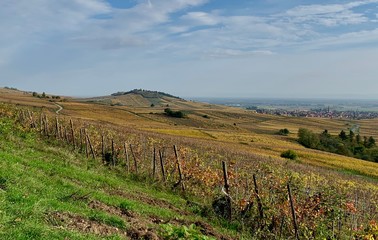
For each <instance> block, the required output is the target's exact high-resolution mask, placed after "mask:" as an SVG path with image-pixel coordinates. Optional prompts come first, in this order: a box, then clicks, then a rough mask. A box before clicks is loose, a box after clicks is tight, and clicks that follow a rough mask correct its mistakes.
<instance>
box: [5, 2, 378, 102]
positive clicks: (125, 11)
mask: <svg viewBox="0 0 378 240" xmlns="http://www.w3.org/2000/svg"><path fill="white" fill-rule="evenodd" d="M0 86H10V87H17V88H20V89H23V90H31V91H38V92H42V91H45V92H49V93H53V94H60V95H75V96H93V95H105V94H110V93H113V92H117V91H127V90H130V89H134V88H143V89H151V90H160V91H164V92H168V93H171V94H174V95H178V96H182V97H190V96H193V97H194V96H198V97H201V96H202V97H299V98H300V97H311V98H313V97H343V98H345V97H348V96H351V97H354V98H356V97H357V98H378V0H362V1H332V0H327V1H323V0H317V1H315V0H302V1H301V0H290V1H283V0H140V1H139V0H107V1H105V0H16V1H15V0H0Z"/></svg>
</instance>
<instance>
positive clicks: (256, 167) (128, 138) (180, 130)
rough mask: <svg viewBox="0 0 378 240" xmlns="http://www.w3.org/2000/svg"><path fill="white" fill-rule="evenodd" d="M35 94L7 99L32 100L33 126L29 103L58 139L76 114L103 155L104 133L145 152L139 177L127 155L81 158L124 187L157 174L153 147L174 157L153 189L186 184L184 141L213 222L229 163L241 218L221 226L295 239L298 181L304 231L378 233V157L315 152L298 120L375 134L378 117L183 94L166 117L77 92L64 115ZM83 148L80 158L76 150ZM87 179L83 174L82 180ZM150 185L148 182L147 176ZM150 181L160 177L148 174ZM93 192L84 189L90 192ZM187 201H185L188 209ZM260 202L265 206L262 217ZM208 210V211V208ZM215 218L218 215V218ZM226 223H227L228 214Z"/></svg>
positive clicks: (192, 185)
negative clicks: (264, 108) (286, 112)
mask: <svg viewBox="0 0 378 240" xmlns="http://www.w3.org/2000/svg"><path fill="white" fill-rule="evenodd" d="M28 97H30V98H32V97H31V96H24V97H23V98H22V97H21V96H19V95H7V96H6V97H4V98H9V99H15V100H17V101H18V103H20V104H22V105H25V106H28V107H27V108H25V109H24V110H23V111H21V112H18V113H17V116H18V119H19V118H20V117H21V118H22V119H23V120H24V124H25V125H24V126H25V128H26V129H28V128H29V125H30V116H29V117H28V111H27V110H29V111H34V115H33V116H34V117H35V118H34V119H38V121H37V125H38V124H39V118H40V117H46V119H48V121H47V122H49V126H48V129H49V131H50V141H51V137H53V138H54V134H56V130H55V121H56V117H58V119H59V124H60V125H61V126H62V129H61V131H66V132H67V130H69V129H70V125H69V120H70V119H73V120H74V126H75V132H74V136H76V138H77V139H78V138H79V136H80V135H81V134H82V133H81V132H82V130H84V129H85V130H86V131H87V133H88V134H89V136H90V138H91V141H92V143H93V145H94V146H93V147H94V154H95V155H96V157H97V158H96V159H98V158H101V151H102V150H101V137H102V136H104V137H105V141H106V143H105V145H106V146H107V151H110V146H111V142H110V140H111V139H112V140H113V141H114V143H115V151H116V153H115V156H116V158H117V159H125V158H126V157H127V153H126V152H124V148H123V144H125V143H126V144H132V146H133V151H134V152H133V154H131V152H129V157H130V161H131V160H133V159H137V161H138V164H139V165H138V167H139V169H140V170H141V171H140V172H139V175H138V177H136V178H135V175H134V173H135V169H136V167H134V166H127V171H129V170H130V171H131V174H126V173H125V175H124V174H121V172H127V171H125V167H126V165H125V163H124V162H123V161H124V160H122V161H121V162H118V163H117V164H115V165H116V167H115V168H114V169H113V170H109V169H108V168H106V167H101V166H97V164H94V163H95V161H99V160H87V159H86V158H82V157H80V155H78V159H81V160H79V161H78V162H79V163H80V164H81V165H80V164H79V165H80V166H81V167H84V169H86V168H88V169H89V171H95V172H97V173H98V172H99V171H100V172H101V171H103V170H104V172H106V174H107V175H106V176H112V177H111V178H113V177H115V178H116V179H119V181H120V182H122V181H121V179H123V178H125V179H126V180H127V179H128V182H127V184H125V186H124V185H122V188H123V187H125V188H127V186H126V185H133V184H136V185H138V184H137V183H135V182H133V181H131V179H139V180H143V179H149V178H148V175H149V174H150V173H151V170H152V165H151V161H150V160H151V159H152V158H153V155H152V153H153V150H154V149H156V150H157V151H162V153H163V155H164V159H165V161H166V163H167V169H165V172H166V174H167V175H168V178H169V179H168V181H166V183H165V184H161V182H162V176H160V175H159V176H158V177H157V182H153V184H152V189H155V188H156V187H158V189H159V188H160V186H163V185H164V187H163V188H162V189H170V188H172V185H175V184H176V181H177V169H176V164H175V163H176V160H175V157H174V153H173V149H172V145H174V144H175V145H177V146H179V151H178V153H179V157H180V161H181V162H182V166H181V167H182V169H181V170H182V173H183V175H184V182H185V185H186V190H187V192H186V193H187V196H191V197H193V198H195V199H197V200H196V202H197V203H199V206H201V207H200V208H199V209H198V208H197V210H196V212H201V213H202V214H203V215H204V216H207V217H209V215H208V213H209V212H208V211H207V210H210V212H212V213H211V214H210V218H211V219H214V218H213V217H211V216H214V212H213V207H212V204H213V203H214V202H215V201H217V199H219V197H220V196H222V185H223V174H222V168H221V163H222V161H225V162H226V164H227V167H228V174H229V177H230V179H229V184H230V196H232V205H233V209H232V211H233V216H232V219H231V221H229V222H228V224H226V225H222V226H223V227H226V226H231V227H232V228H233V229H237V231H239V232H244V233H245V234H247V235H249V237H247V239H249V238H251V237H252V236H253V237H254V238H256V239H261V238H268V239H269V238H272V239H273V238H277V236H281V238H283V239H286V238H289V237H292V236H293V231H294V228H293V225H292V216H291V213H290V205H289V202H288V201H287V199H288V192H287V184H289V185H290V186H291V187H292V192H293V198H294V204H295V207H294V208H295V212H296V215H297V217H298V225H299V226H298V228H299V232H300V235H301V237H302V238H305V239H307V238H315V239H324V238H328V239H334V238H339V239H345V238H353V237H355V238H358V237H361V238H362V237H365V236H367V237H369V236H373V237H374V236H376V235H374V234H376V229H378V227H377V224H376V221H378V210H377V209H378V204H377V203H378V188H377V185H376V183H377V179H378V168H377V167H376V166H377V164H376V163H373V162H367V161H362V160H357V159H354V158H349V157H345V156H340V155H336V154H330V153H326V152H322V151H319V150H312V149H307V148H304V147H303V146H301V145H299V144H298V143H297V141H296V139H297V136H296V133H297V130H298V128H299V127H305V128H308V129H311V130H313V131H315V132H321V131H323V130H324V129H325V128H326V129H328V131H329V132H330V133H334V134H336V133H338V132H340V130H341V129H345V130H346V129H348V128H349V127H351V126H354V125H355V124H358V125H360V127H361V131H366V132H367V134H365V135H373V136H374V137H376V136H375V135H376V134H377V132H376V130H375V126H376V125H377V120H376V119H373V120H369V121H345V120H339V119H319V118H294V117H282V116H271V115H264V114H256V113H253V112H251V111H245V110H242V109H237V108H230V107H225V106H216V105H208V104H205V103H194V102H184V103H183V102H181V101H178V100H172V103H170V106H171V104H174V105H175V106H176V107H174V108H173V109H174V110H182V111H185V113H186V114H187V117H186V118H180V119H178V118H172V117H168V116H166V115H165V114H164V108H165V106H154V107H151V106H147V107H146V106H141V107H136V106H134V107H128V106H111V105H107V104H97V103H88V102H82V101H80V102H78V101H75V100H73V99H69V100H68V101H67V102H59V104H60V105H61V106H62V107H63V110H62V111H61V112H60V114H59V115H56V114H55V113H54V110H55V109H56V108H57V106H56V105H53V104H52V103H50V102H48V101H46V100H40V99H38V101H42V102H43V101H44V102H43V103H44V104H46V105H48V104H51V105H52V106H50V105H49V108H47V107H45V108H41V107H40V105H39V104H40V102H35V103H33V102H32V101H31V102H28V101H27V99H28ZM33 100H34V99H33ZM22 101H24V103H22ZM8 102H9V101H8ZM30 106H33V107H30ZM26 109H27V110H26ZM22 112H24V113H22ZM16 119H17V118H16ZM25 120H26V122H25ZM42 120H43V119H42ZM43 121H46V120H43ZM43 121H42V122H43ZM43 128H44V127H43V125H41V126H40V127H37V129H41V130H42V129H43ZM282 128H288V129H289V130H290V132H291V133H290V134H289V135H288V136H281V135H278V134H277V132H278V130H279V129H282ZM64 129H65V130H64ZM67 136H68V137H67ZM70 136H71V135H70V133H68V135H67V134H66V137H64V134H63V135H62V136H60V137H59V138H60V139H61V140H60V141H59V142H60V143H62V142H66V143H67V142H68V143H70V141H71V140H70V138H72V136H71V137H70ZM53 142H55V141H53ZM77 145H78V143H77V142H76V146H77ZM49 146H50V145H49ZM50 147H51V146H50ZM129 147H131V146H129V145H127V148H128V149H129V151H130V150H131V149H130V148H129ZM288 149H291V150H294V151H295V152H296V153H297V155H298V157H299V158H298V159H296V160H287V159H284V158H282V157H280V155H281V153H282V152H284V151H286V150H288ZM66 150H67V149H66ZM14 151H15V150H14ZM15 152H16V151H15ZM67 152H68V153H69V151H67ZM69 154H73V153H69ZM74 155H75V156H76V155H77V153H75V154H74ZM55 158H56V156H54V159H55ZM64 159H66V157H64ZM68 159H69V158H68ZM75 159H76V157H75ZM88 159H91V157H89V158H88ZM61 160H63V158H62V159H61ZM72 162H76V161H72ZM97 163H98V164H99V162H97ZM95 165H96V167H95ZM70 166H72V165H70ZM75 166H76V165H75ZM159 171H160V170H159ZM97 173H96V174H97ZM253 175H255V177H253ZM120 177H121V178H120ZM255 179H256V180H255ZM79 180H80V179H79ZM80 181H81V180H80ZM80 181H78V180H76V181H75V183H77V182H80ZM102 181H103V178H101V180H99V181H98V183H97V184H98V185H97V186H100V185H101V183H100V182H102ZM116 181H118V180H116ZM142 182H144V183H146V181H145V180H143V181H142ZM147 182H149V183H151V182H150V181H149V180H148V181H147ZM117 186H118V185H117ZM256 188H258V190H259V193H258V194H256V192H255V191H256ZM100 189H101V188H100ZM150 190H151V189H149V187H146V188H145V191H147V192H149V191H150ZM223 190H224V189H223ZM86 193H87V192H85V191H84V192H82V193H81V194H83V195H85V194H86ZM68 194H69V193H67V195H68ZM71 194H72V192H71ZM138 194H139V193H138ZM74 195H75V194H74ZM94 196H96V195H94ZM79 198H80V197H79ZM95 199H96V198H95ZM96 200H100V201H102V200H101V199H96ZM166 200H167V201H168V200H169V199H166ZM102 202H104V201H102ZM105 203H106V204H108V205H109V204H110V205H112V206H113V207H118V208H120V204H121V203H120V202H118V203H114V204H113V203H112V202H111V201H110V202H105ZM182 203H183V202H181V203H179V204H178V205H176V206H177V207H178V208H179V205H182ZM173 204H174V203H173ZM87 205H88V202H87ZM260 205H261V209H262V211H263V213H261V215H260V213H259V212H260V207H259V206H260ZM205 209H207V210H206V211H204V210H205ZM189 210H190V209H189ZM192 210H193V209H192ZM135 211H137V210H135ZM245 211H247V212H245ZM163 215H164V214H163ZM85 216H87V215H85ZM215 219H218V220H217V221H219V218H218V217H216V218H215ZM220 219H221V218H220ZM221 222H223V223H224V220H221ZM186 223H187V224H185V225H186V226H188V225H189V223H190V221H189V222H188V221H187V222H186ZM167 228H169V227H167ZM226 229H227V227H226ZM170 231H171V230H170ZM155 232H157V230H155ZM231 234H232V233H231ZM234 238H235V237H234Z"/></svg>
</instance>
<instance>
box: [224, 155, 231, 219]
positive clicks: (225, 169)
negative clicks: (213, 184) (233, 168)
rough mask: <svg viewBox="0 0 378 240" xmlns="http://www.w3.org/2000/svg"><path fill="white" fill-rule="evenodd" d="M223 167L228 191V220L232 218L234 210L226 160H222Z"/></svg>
mask: <svg viewBox="0 0 378 240" xmlns="http://www.w3.org/2000/svg"><path fill="white" fill-rule="evenodd" d="M222 169H223V180H224V190H225V192H226V195H227V196H226V199H227V205H228V208H227V210H228V212H227V216H228V220H231V217H232V211H231V197H230V184H229V182H228V173H227V165H226V162H224V161H222Z"/></svg>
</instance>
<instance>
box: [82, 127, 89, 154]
mask: <svg viewBox="0 0 378 240" xmlns="http://www.w3.org/2000/svg"><path fill="white" fill-rule="evenodd" d="M86 136H87V131H86V130H85V128H84V129H83V138H84V142H85V154H86V155H87V158H89V149H88V138H87V137H86Z"/></svg>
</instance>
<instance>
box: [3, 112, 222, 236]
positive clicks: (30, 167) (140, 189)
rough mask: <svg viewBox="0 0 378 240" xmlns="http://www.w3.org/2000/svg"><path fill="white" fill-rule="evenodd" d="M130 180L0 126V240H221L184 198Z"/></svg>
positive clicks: (51, 144) (28, 134)
mask: <svg viewBox="0 0 378 240" xmlns="http://www.w3.org/2000/svg"><path fill="white" fill-rule="evenodd" d="M133 179H134V178H133V176H128V177H127V176H125V174H123V173H122V170H121V169H118V170H114V169H113V170H110V169H109V168H107V167H104V166H102V165H101V164H99V163H98V162H95V161H88V160H87V159H85V158H83V156H82V155H81V154H79V153H77V152H75V151H72V149H69V148H67V147H65V146H60V144H59V143H57V142H55V141H54V140H50V141H46V140H44V139H40V138H39V137H38V136H37V134H36V133H35V132H29V131H26V130H25V129H24V128H22V127H20V126H19V125H15V124H14V123H13V121H12V120H10V119H7V118H4V117H3V118H1V119H0V202H1V205H0V239H139V238H141V239H163V238H164V239H169V237H174V236H176V235H175V234H177V233H178V232H185V230H186V228H188V229H189V230H187V232H188V233H187V234H188V235H187V236H189V237H188V238H191V237H198V239H216V238H221V237H222V234H220V233H218V231H217V230H214V228H213V227H212V226H211V225H209V224H207V223H206V222H205V221H206V220H204V219H202V218H201V217H199V216H196V215H194V214H192V213H191V212H192V211H191V208H189V207H186V206H187V205H186V200H184V199H183V198H182V197H180V196H179V195H177V194H173V193H169V192H166V191H164V190H162V189H161V187H159V184H157V185H156V184H155V185H154V184H152V186H151V185H149V186H148V185H145V184H144V183H143V181H137V180H135V179H134V180H133ZM191 225H192V226H191ZM201 231H202V232H203V233H205V235H209V237H208V238H206V237H205V235H204V234H202V233H201ZM223 231H224V230H223ZM224 238H225V239H226V237H224Z"/></svg>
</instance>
